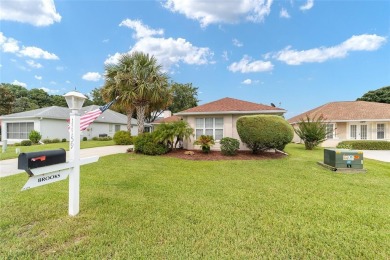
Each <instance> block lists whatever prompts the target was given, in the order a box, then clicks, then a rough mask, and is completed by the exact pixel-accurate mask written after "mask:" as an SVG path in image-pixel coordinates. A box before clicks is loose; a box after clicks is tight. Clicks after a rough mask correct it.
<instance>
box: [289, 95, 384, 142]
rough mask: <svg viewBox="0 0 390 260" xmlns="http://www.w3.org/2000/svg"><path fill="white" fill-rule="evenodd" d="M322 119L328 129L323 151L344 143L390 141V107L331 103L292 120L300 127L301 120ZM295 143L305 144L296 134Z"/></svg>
mask: <svg viewBox="0 0 390 260" xmlns="http://www.w3.org/2000/svg"><path fill="white" fill-rule="evenodd" d="M320 115H322V116H323V117H324V118H325V122H326V125H327V129H328V132H329V134H328V136H327V140H326V141H325V142H323V143H322V146H323V147H336V146H337V144H338V143H339V142H341V141H344V140H387V141H390V104H385V103H376V102H366V101H341V102H330V103H327V104H325V105H322V106H320V107H317V108H314V109H312V110H309V111H307V112H304V113H302V114H300V115H297V116H294V117H292V118H290V119H289V120H288V122H289V123H290V124H291V125H292V126H293V127H298V123H299V122H300V121H301V119H305V118H306V116H309V117H310V118H313V117H319V116H320ZM293 141H294V142H297V143H298V142H301V140H300V138H299V137H298V136H297V135H296V134H295V135H294V139H293Z"/></svg>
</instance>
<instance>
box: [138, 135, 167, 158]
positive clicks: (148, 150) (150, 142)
mask: <svg viewBox="0 0 390 260" xmlns="http://www.w3.org/2000/svg"><path fill="white" fill-rule="evenodd" d="M168 150H169V149H168V148H167V147H166V146H165V145H164V144H163V143H158V142H156V141H155V136H154V135H153V134H151V133H143V134H140V135H138V136H137V137H136V138H134V151H135V152H136V153H143V154H146V155H161V154H165V153H167V152H168Z"/></svg>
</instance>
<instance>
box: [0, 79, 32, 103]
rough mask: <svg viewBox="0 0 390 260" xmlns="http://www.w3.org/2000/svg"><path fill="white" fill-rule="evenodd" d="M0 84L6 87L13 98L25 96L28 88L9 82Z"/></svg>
mask: <svg viewBox="0 0 390 260" xmlns="http://www.w3.org/2000/svg"><path fill="white" fill-rule="evenodd" d="M0 85H1V86H4V87H7V88H8V89H9V90H10V91H11V92H12V93H13V95H14V96H15V99H17V98H21V97H27V95H28V90H27V89H26V88H25V87H22V86H19V85H14V84H9V83H1V84H0Z"/></svg>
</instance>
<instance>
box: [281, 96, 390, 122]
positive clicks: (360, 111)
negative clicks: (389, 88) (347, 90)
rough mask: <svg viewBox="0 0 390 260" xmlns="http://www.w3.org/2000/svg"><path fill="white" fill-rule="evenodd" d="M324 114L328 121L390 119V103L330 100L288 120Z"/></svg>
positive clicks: (292, 120)
mask: <svg viewBox="0 0 390 260" xmlns="http://www.w3.org/2000/svg"><path fill="white" fill-rule="evenodd" d="M306 115H308V116H309V117H310V118H313V117H314V116H317V117H318V116H320V115H322V116H323V117H324V118H325V120H326V121H354V120H355V121H358V120H390V104H386V103H377V102H367V101H341V102H330V103H327V104H325V105H322V106H319V107H317V108H314V109H312V110H309V111H307V112H304V113H302V114H300V115H297V116H294V117H292V118H290V119H289V120H288V122H289V123H291V124H292V123H296V122H299V121H300V120H301V119H302V118H306Z"/></svg>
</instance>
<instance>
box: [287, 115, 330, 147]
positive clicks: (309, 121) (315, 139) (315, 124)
mask: <svg viewBox="0 0 390 260" xmlns="http://www.w3.org/2000/svg"><path fill="white" fill-rule="evenodd" d="M294 131H295V133H296V134H297V135H298V136H299V138H301V139H302V140H303V142H304V143H305V148H306V150H313V148H314V147H316V146H318V145H319V144H320V143H322V142H323V141H325V140H326V135H327V134H328V132H327V130H326V124H325V119H324V117H323V116H322V115H320V116H319V117H316V116H314V117H313V118H310V117H309V116H308V115H306V119H303V118H302V119H301V121H300V122H299V123H298V128H296V129H294Z"/></svg>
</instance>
